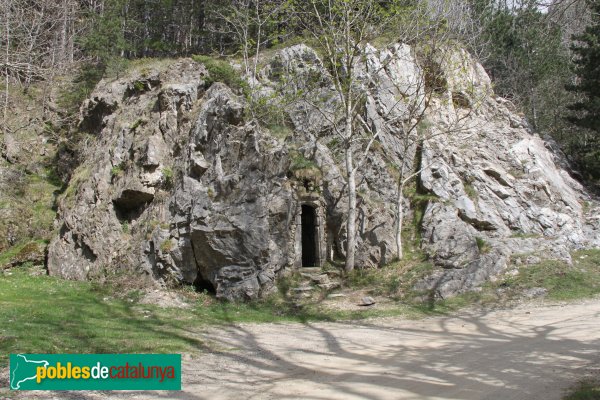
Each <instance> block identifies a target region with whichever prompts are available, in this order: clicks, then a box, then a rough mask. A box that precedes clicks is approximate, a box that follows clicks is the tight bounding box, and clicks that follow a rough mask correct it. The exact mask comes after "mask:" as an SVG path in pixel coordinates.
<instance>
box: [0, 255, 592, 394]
mask: <svg viewBox="0 0 600 400" xmlns="http://www.w3.org/2000/svg"><path fill="white" fill-rule="evenodd" d="M411 254H412V255H409V256H407V259H405V260H403V261H402V262H396V263H393V264H391V265H389V266H386V267H384V268H380V269H368V270H356V271H354V272H352V273H351V274H349V275H348V276H347V277H346V278H345V280H344V282H343V284H344V286H345V287H351V288H352V289H360V288H365V289H366V290H367V291H368V293H372V294H374V295H380V296H386V297H388V298H389V299H390V300H389V303H388V304H387V305H386V307H383V304H382V307H375V308H368V309H364V310H363V309H361V310H336V309H332V308H330V307H327V302H323V301H322V300H318V299H317V300H314V301H312V300H311V301H307V302H298V301H295V300H294V299H291V298H289V297H288V295H287V292H288V290H287V289H289V288H291V287H293V286H294V285H296V284H297V283H298V279H299V277H298V276H294V275H292V276H291V277H288V278H284V279H282V281H281V285H280V286H281V288H280V292H279V293H278V294H276V295H273V296H271V297H270V298H268V299H266V300H261V301H254V302H250V303H242V304H233V303H223V302H219V301H216V300H215V299H214V298H212V297H210V296H208V295H206V294H199V293H196V292H193V291H192V290H186V291H181V292H180V293H181V294H182V295H183V296H185V297H186V298H187V299H188V302H190V304H191V305H192V307H190V308H187V309H179V308H159V307H156V306H154V305H143V304H140V303H139V302H138V300H139V298H140V296H141V294H140V292H139V291H136V290H133V291H132V290H130V291H129V292H128V291H126V290H122V291H117V290H115V288H114V287H111V286H108V285H107V286H100V285H99V284H97V283H92V282H75V281H64V280H61V279H58V278H55V277H50V276H46V275H42V276H39V275H34V274H31V272H32V271H33V270H31V269H28V268H25V267H21V268H13V269H11V270H10V271H8V272H5V273H4V274H0V321H3V324H2V325H0V368H1V367H4V366H6V364H7V362H8V354H10V353H15V352H29V353H46V352H48V353H60V352H98V353H105V352H133V353H135V352H158V353H160V352H183V351H202V350H203V349H206V348H207V344H206V343H204V342H203V341H202V339H201V338H200V337H199V335H198V332H200V331H202V329H203V328H205V327H207V326H209V325H215V324H229V323H238V322H259V323H260V322H307V321H336V320H355V319H362V318H369V317H384V316H404V317H406V318H419V317H422V316H426V315H445V314H448V313H452V312H455V311H457V310H459V309H461V308H464V307H466V306H470V305H474V304H488V303H492V302H493V303H494V304H496V303H497V300H498V297H497V296H496V295H495V293H496V290H497V289H498V288H503V289H505V290H507V291H509V292H511V293H515V294H517V293H522V291H523V290H525V289H527V288H531V287H545V288H547V289H548V297H549V298H551V299H556V300H569V299H576V298H583V297H590V296H594V295H597V294H600V250H584V251H578V252H575V253H573V260H574V265H573V266H571V267H569V266H565V265H564V264H561V263H558V262H551V261H545V262H542V263H540V264H538V265H531V266H524V267H522V268H521V271H520V273H519V274H518V275H517V276H514V277H507V278H505V279H504V280H501V281H499V282H495V283H489V284H487V285H486V286H485V287H484V289H483V290H482V291H481V292H477V293H474V292H472V293H466V294H463V295H460V296H457V297H455V298H452V299H448V300H442V301H438V300H434V299H429V300H428V299H427V298H425V299H424V298H423V296H424V295H425V296H426V294H423V293H413V292H412V289H411V288H412V286H413V285H414V282H416V280H418V279H419V278H420V277H422V276H423V275H425V274H427V273H428V272H430V271H431V269H432V266H431V265H430V264H429V263H428V262H427V261H426V260H424V259H423V258H422V256H421V257H419V256H418V253H411ZM115 293H124V294H117V295H116V294H115ZM594 390H596V389H594ZM588 391H589V390H588ZM581 398H583V399H587V397H581ZM569 399H571V398H569ZM572 399H579V397H572Z"/></svg>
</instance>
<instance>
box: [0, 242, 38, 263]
mask: <svg viewBox="0 0 600 400" xmlns="http://www.w3.org/2000/svg"><path fill="white" fill-rule="evenodd" d="M47 244H48V242H47V241H46V240H42V239H38V240H31V241H28V242H23V243H19V244H16V245H14V246H12V247H11V248H9V249H8V250H6V251H4V252H2V253H0V267H2V266H4V265H6V264H8V263H10V262H12V261H15V260H20V259H25V258H27V255H28V253H31V252H39V251H40V249H43V248H44V247H45V246H46V245H47Z"/></svg>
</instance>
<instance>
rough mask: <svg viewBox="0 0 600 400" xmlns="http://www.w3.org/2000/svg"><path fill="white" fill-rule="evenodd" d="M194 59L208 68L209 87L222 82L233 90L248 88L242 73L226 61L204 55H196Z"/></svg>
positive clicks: (207, 81) (207, 82) (207, 83)
mask: <svg viewBox="0 0 600 400" xmlns="http://www.w3.org/2000/svg"><path fill="white" fill-rule="evenodd" d="M192 59H193V60H194V61H196V62H199V63H201V64H203V65H204V67H206V70H207V71H208V74H209V77H208V78H207V80H206V85H207V86H210V85H212V84H213V83H214V82H222V83H224V84H226V85H227V86H229V87H230V88H232V89H237V90H239V89H241V90H245V88H246V87H247V83H246V82H245V81H244V80H243V79H242V77H241V73H240V72H238V71H236V70H235V69H234V68H233V67H232V66H231V64H229V63H228V62H227V61H226V60H220V59H218V58H213V57H210V56H204V55H194V56H192Z"/></svg>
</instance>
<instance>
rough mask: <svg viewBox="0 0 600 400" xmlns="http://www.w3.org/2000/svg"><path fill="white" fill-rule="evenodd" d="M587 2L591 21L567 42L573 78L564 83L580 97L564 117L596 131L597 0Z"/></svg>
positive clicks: (599, 109)
mask: <svg viewBox="0 0 600 400" xmlns="http://www.w3.org/2000/svg"><path fill="white" fill-rule="evenodd" d="M588 4H589V7H590V8H591V10H592V23H591V24H590V25H589V26H588V27H587V28H586V29H585V30H584V31H583V33H582V34H580V35H575V36H574V37H573V40H574V43H573V45H572V46H571V50H572V51H573V54H574V56H575V57H574V60H573V64H574V68H573V72H574V73H575V75H576V76H577V82H576V83H575V84H574V85H568V86H567V89H568V90H570V91H573V92H575V93H577V94H580V95H581V96H582V98H581V99H580V100H579V101H577V102H575V103H573V104H571V105H570V106H569V109H570V110H572V111H573V113H572V114H571V115H570V116H569V117H568V120H569V121H570V122H572V123H573V124H575V125H577V126H579V127H581V128H586V129H590V130H592V131H594V132H596V134H597V135H600V68H599V66H600V1H598V0H589V1H588Z"/></svg>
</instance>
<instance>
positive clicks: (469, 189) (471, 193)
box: [463, 182, 479, 201]
mask: <svg viewBox="0 0 600 400" xmlns="http://www.w3.org/2000/svg"><path fill="white" fill-rule="evenodd" d="M463 187H464V188H465V193H466V194H467V196H468V197H469V198H470V199H471V200H473V201H477V199H479V194H477V190H475V187H474V186H473V184H471V183H470V182H465V183H464V185H463Z"/></svg>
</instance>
